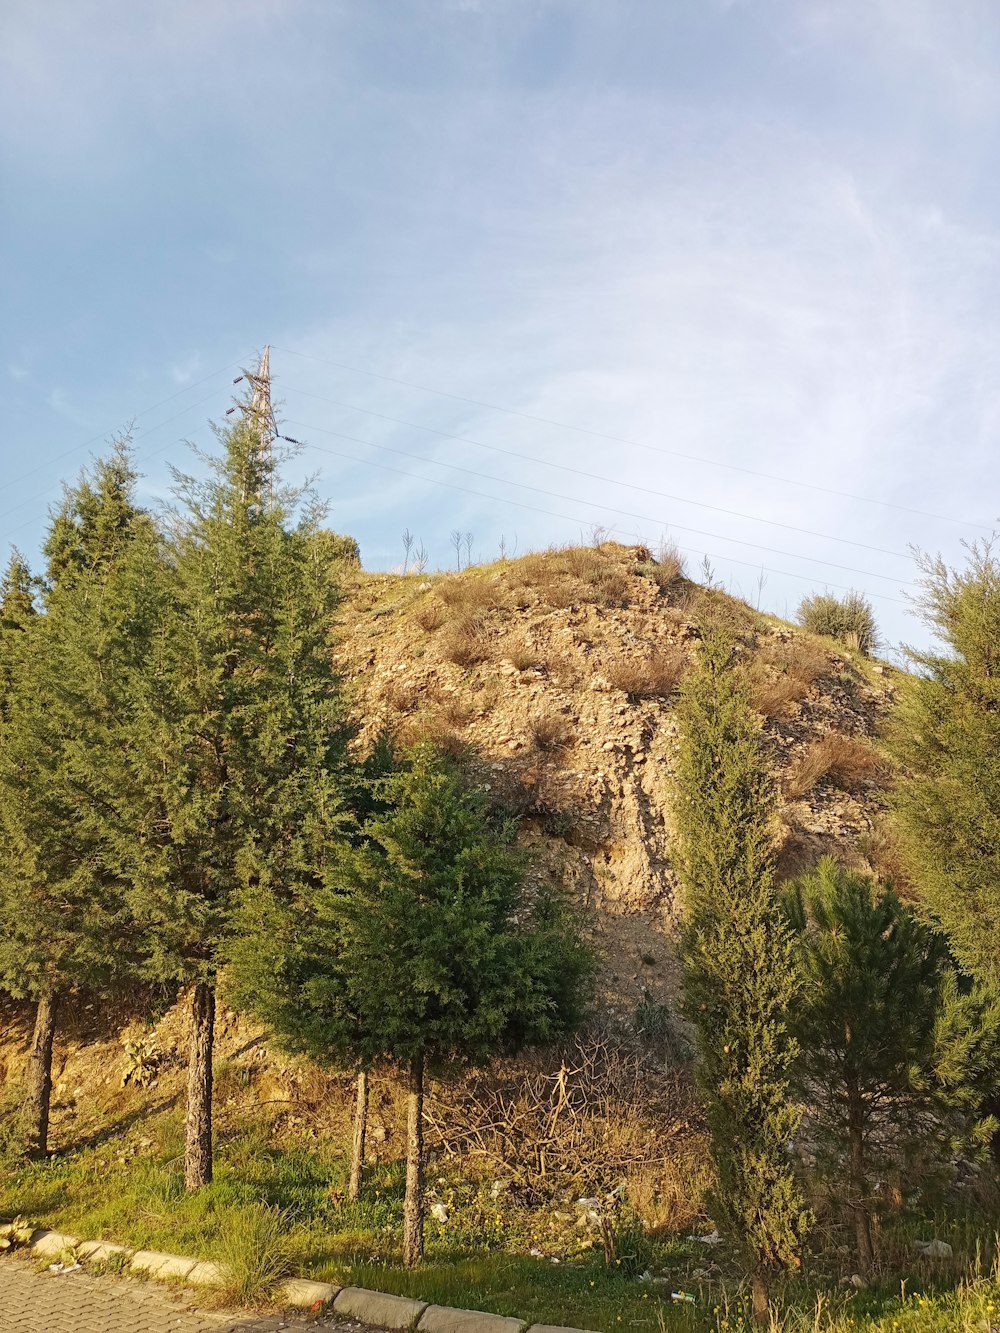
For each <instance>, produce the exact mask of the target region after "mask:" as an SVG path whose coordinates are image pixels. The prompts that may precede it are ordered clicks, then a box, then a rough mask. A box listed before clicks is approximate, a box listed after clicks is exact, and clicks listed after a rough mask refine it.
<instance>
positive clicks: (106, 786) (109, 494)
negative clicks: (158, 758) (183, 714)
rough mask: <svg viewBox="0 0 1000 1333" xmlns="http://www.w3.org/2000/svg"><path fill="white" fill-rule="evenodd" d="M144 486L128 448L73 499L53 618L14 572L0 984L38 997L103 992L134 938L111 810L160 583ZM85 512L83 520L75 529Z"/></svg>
mask: <svg viewBox="0 0 1000 1333" xmlns="http://www.w3.org/2000/svg"><path fill="white" fill-rule="evenodd" d="M134 480H135V477H134V473H133V472H132V470H131V467H130V465H129V462H128V457H127V453H126V451H125V448H124V446H119V447H118V448H116V450H115V452H114V454H113V455H112V457H111V459H110V460H107V461H104V462H100V463H98V464H97V466H96V469H95V472H94V476H93V478H87V477H85V478H84V479H83V480H82V481H81V483H80V485H79V487H78V488H77V489H76V490H74V491H67V493H66V496H65V499H64V503H63V506H62V508H61V509H60V510H59V511H58V512H57V514H56V515H55V517H54V519H53V526H52V530H51V533H50V539H49V541H48V542H47V544H46V549H47V550H50V568H49V579H48V582H47V585H46V588H45V594H44V606H43V610H44V614H38V615H36V614H33V613H32V611H31V605H32V604H31V602H30V600H29V596H28V587H29V585H28V582H27V579H26V577H25V571H23V568H21V569H17V570H13V572H12V571H9V574H8V583H7V597H6V599H5V600H6V603H7V612H8V614H7V615H6V616H5V618H4V628H3V630H2V633H0V640H2V657H3V667H4V674H5V676H6V686H7V688H6V695H5V701H4V708H3V718H2V723H0V985H3V986H4V987H5V988H6V989H8V990H9V991H10V992H11V993H13V994H15V995H17V996H22V997H27V998H31V999H38V998H39V997H40V996H42V995H46V994H51V993H54V992H56V991H58V990H60V989H62V988H63V987H65V986H70V985H80V984H90V985H95V984H103V983H106V982H107V981H108V980H109V979H111V978H112V977H113V976H115V975H121V973H122V971H123V969H124V968H125V967H126V966H127V963H128V960H129V956H130V948H129V940H130V939H131V938H132V937H133V932H132V930H131V923H130V920H129V917H128V913H127V911H126V907H125V903H124V900H123V895H122V891H121V890H122V885H121V879H120V876H119V873H118V867H117V865H116V863H115V857H114V855H113V854H111V853H110V851H109V849H110V848H111V847H112V845H113V844H114V842H115V841H116V840H117V839H121V838H122V837H123V836H126V835H127V834H130V833H131V830H126V829H125V828H124V827H123V826H122V824H121V821H120V820H119V818H118V813H117V810H118V801H119V798H120V795H121V783H122V781H123V776H124V772H125V769H126V767H127V756H128V755H129V753H130V752H131V749H132V746H133V740H134V738H133V729H132V721H133V715H134V709H135V704H136V699H137V695H138V685H139V682H140V680H141V677H142V673H143V671H144V669H145V662H146V654H147V651H148V646H149V642H150V635H151V628H152V624H153V623H154V622H155V617H156V607H157V594H156V584H157V579H158V552H157V547H156V542H155V537H154V534H153V530H152V527H151V525H150V523H149V521H148V518H147V517H146V516H145V515H144V514H143V513H142V512H141V511H140V510H138V509H137V508H136V506H135V504H134V502H133V498H132V490H133V486H134ZM81 510H85V512H86V515H87V521H86V523H85V524H83V523H82V522H81V523H80V525H79V529H78V528H77V527H76V526H74V525H75V522H76V519H75V516H76V515H77V514H78V512H79V511H81ZM71 533H75V536H74V537H73V540H72V541H70V534H71ZM56 536H58V537H59V541H58V542H56V540H55V537H56ZM57 557H58V558H57ZM15 606H16V614H15V611H14V607H15Z"/></svg>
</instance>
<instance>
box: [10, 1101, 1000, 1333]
mask: <svg viewBox="0 0 1000 1333" xmlns="http://www.w3.org/2000/svg"><path fill="white" fill-rule="evenodd" d="M143 1135H144V1136H145V1137H143ZM182 1149H183V1142H182V1121H181V1118H180V1115H179V1114H178V1113H177V1112H168V1113H166V1114H163V1115H161V1116H160V1117H159V1118H158V1119H156V1120H154V1121H147V1122H146V1123H145V1124H144V1125H143V1126H142V1132H141V1133H140V1131H139V1130H131V1131H129V1133H128V1134H126V1135H124V1136H121V1137H118V1138H114V1139H110V1140H108V1141H105V1142H104V1143H102V1144H100V1145H99V1146H96V1147H89V1148H85V1149H81V1150H79V1151H76V1152H68V1153H62V1154H59V1155H58V1156H56V1157H53V1158H52V1159H51V1160H50V1161H48V1162H46V1163H42V1164H36V1165H31V1166H21V1167H17V1168H13V1169H10V1170H8V1172H6V1173H5V1175H4V1177H3V1178H2V1179H0V1215H4V1214H5V1215H14V1214H16V1213H20V1214H22V1215H24V1216H25V1217H28V1218H30V1219H31V1220H33V1221H35V1222H37V1223H40V1224H43V1225H46V1226H49V1227H53V1228H55V1229H58V1230H62V1231H66V1232H69V1233H71V1234H74V1235H78V1236H81V1237H85V1238H87V1239H91V1238H101V1239H106V1240H113V1241H118V1242H121V1243H124V1244H127V1245H130V1246H134V1247H136V1248H139V1247H143V1248H149V1249H160V1250H167V1251H173V1252H176V1253H181V1254H190V1255H193V1256H197V1257H203V1258H211V1259H217V1260H222V1261H225V1260H226V1259H227V1257H231V1256H232V1254H233V1253H234V1251H235V1252H237V1253H246V1254H248V1255H249V1258H250V1259H251V1260H252V1259H254V1258H255V1257H256V1250H257V1249H258V1248H259V1247H256V1248H255V1245H256V1243H255V1241H254V1236H255V1235H256V1232H257V1230H259V1224H261V1222H262V1221H267V1222H268V1224H269V1226H270V1225H271V1224H273V1223H275V1222H276V1221H277V1220H279V1219H280V1231H281V1234H280V1236H279V1235H277V1234H270V1232H269V1239H268V1244H269V1247H270V1250H269V1252H270V1253H271V1254H272V1255H276V1256H279V1257H280V1259H283V1258H284V1257H285V1256H286V1255H287V1259H288V1262H289V1263H290V1265H291V1268H292V1270H293V1271H298V1272H300V1273H303V1274H305V1273H308V1274H310V1275H312V1276H315V1277H318V1278H321V1279H327V1280H331V1281H336V1282H339V1283H348V1282H349V1283H354V1284H357V1285H361V1286H370V1287H375V1288H377V1289H380V1290H383V1291H391V1292H396V1293H399V1294H402V1295H415V1296H419V1297H421V1298H422V1299H424V1300H428V1301H433V1302H436V1303H438V1304H444V1305H458V1306H465V1307H469V1308H478V1309H483V1310H488V1311H491V1312H494V1313H496V1314H506V1315H517V1316H520V1317H521V1318H525V1319H529V1320H532V1321H536V1322H543V1323H552V1324H572V1325H575V1326H576V1327H582V1328H588V1329H594V1330H600V1331H601V1333H604V1331H606V1330H617V1329H625V1328H629V1329H639V1330H643V1329H648V1330H653V1331H657V1330H660V1329H666V1330H670V1333H674V1331H676V1333H688V1331H690V1333H742V1330H744V1329H745V1328H746V1327H747V1324H746V1318H745V1312H744V1309H743V1306H742V1302H741V1296H740V1292H739V1290H738V1283H737V1282H736V1280H735V1279H734V1278H733V1277H732V1276H731V1275H730V1276H729V1277H728V1278H726V1279H722V1278H721V1276H720V1277H716V1278H715V1279H714V1280H711V1281H705V1280H704V1279H702V1280H699V1279H697V1278H695V1277H694V1272H695V1271H696V1270H698V1269H699V1268H700V1267H703V1266H704V1265H706V1264H707V1263H708V1262H709V1261H710V1259H711V1258H712V1257H716V1258H719V1257H720V1256H719V1255H715V1256H712V1255H706V1253H705V1251H704V1249H703V1247H701V1246H699V1245H697V1243H694V1242H691V1241H685V1240H669V1239H667V1240H662V1241H659V1242H656V1243H655V1245H654V1250H653V1252H654V1269H655V1271H656V1272H657V1273H658V1274H661V1275H662V1276H663V1277H664V1278H665V1282H664V1283H663V1284H660V1285H655V1286H654V1285H651V1284H649V1283H642V1282H638V1281H636V1280H635V1279H634V1278H629V1277H626V1276H623V1275H622V1274H621V1273H619V1272H616V1271H614V1270H610V1271H609V1270H608V1269H607V1268H606V1267H605V1265H604V1262H603V1256H602V1254H601V1253H600V1250H599V1248H598V1249H590V1250H585V1249H579V1248H574V1245H573V1242H572V1241H569V1240H567V1238H566V1237H565V1236H563V1238H562V1242H561V1247H562V1256H563V1257H562V1261H561V1262H560V1263H552V1262H551V1261H550V1259H547V1258H535V1257H530V1256H529V1255H528V1253H527V1251H528V1249H529V1247H530V1245H531V1243H532V1238H533V1237H534V1238H535V1241H536V1243H538V1244H540V1245H541V1246H542V1248H543V1249H545V1250H546V1251H547V1252H548V1251H551V1250H554V1249H555V1248H556V1246H555V1244H554V1243H553V1245H551V1246H547V1245H545V1244H544V1243H543V1242H542V1241H539V1240H538V1228H539V1226H540V1222H539V1219H538V1216H537V1215H535V1216H534V1217H532V1216H531V1215H530V1214H529V1213H528V1212H527V1210H525V1209H517V1208H514V1207H512V1206H510V1205H507V1204H506V1203H505V1202H504V1200H503V1199H500V1200H497V1199H494V1198H493V1197H492V1195H491V1192H490V1190H489V1188H488V1183H487V1182H475V1181H470V1180H462V1179H461V1178H459V1177H454V1176H449V1177H448V1178H444V1177H441V1176H438V1175H436V1174H435V1169H433V1168H432V1171H431V1173H430V1175H431V1181H430V1183H431V1184H432V1185H433V1186H435V1187H436V1188H437V1189H438V1190H439V1191H440V1196H441V1197H442V1198H443V1199H444V1200H446V1201H447V1203H448V1206H449V1210H450V1218H449V1221H448V1223H446V1224H445V1225H443V1226H442V1225H439V1224H438V1223H437V1222H435V1221H433V1220H431V1219H428V1224H427V1258H426V1262H425V1263H424V1264H423V1265H422V1266H421V1267H420V1268H419V1269H417V1270H414V1271H407V1270H405V1269H404V1268H402V1267H401V1265H400V1263H399V1237H400V1231H401V1219H402V1196H403V1184H404V1173H403V1166H402V1163H400V1162H394V1163H385V1164H383V1165H380V1166H377V1167H374V1168H372V1169H371V1170H370V1171H369V1174H368V1177H367V1180H366V1188H365V1194H364V1197H363V1199H362V1201H361V1202H360V1203H358V1204H350V1203H348V1202H347V1201H346V1183H347V1163H346V1159H345V1157H344V1156H343V1154H342V1153H341V1152H340V1151H338V1150H336V1149H335V1146H334V1145H332V1144H330V1143H328V1142H323V1141H319V1140H309V1139H302V1138H297V1139H296V1138H284V1137H281V1136H280V1135H279V1134H278V1132H277V1130H276V1129H275V1128H274V1126H272V1125H270V1124H269V1123H267V1122H266V1121H261V1120H259V1119H258V1120H257V1121H253V1120H249V1119H248V1120H245V1121H243V1122H241V1123H238V1124H231V1125H229V1126H227V1127H224V1128H223V1129H222V1130H221V1132H220V1133H219V1135H218V1139H217V1156H216V1173H215V1180H214V1182H213V1183H212V1185H210V1186H208V1187H207V1188H206V1189H203V1190H201V1191H199V1192H198V1193H197V1194H194V1195H189V1194H186V1193H185V1191H184V1187H183V1160H182ZM265 1210H270V1211H267V1212H265ZM271 1231H275V1228H274V1227H273V1226H271ZM918 1235H923V1236H930V1235H935V1236H937V1237H939V1238H941V1239H945V1240H948V1241H950V1242H951V1243H952V1244H953V1245H954V1247H955V1251H956V1262H955V1264H953V1265H951V1266H950V1267H947V1268H935V1266H934V1265H933V1264H929V1263H927V1262H926V1261H920V1260H918V1259H916V1257H915V1256H912V1252H911V1245H910V1243H911V1241H912V1238H913V1237H914V1236H918ZM891 1241H892V1248H893V1253H894V1254H895V1255H896V1256H897V1257H898V1259H899V1263H900V1265H901V1267H905V1269H906V1271H907V1273H908V1276H907V1279H906V1285H905V1288H904V1289H903V1290H902V1291H901V1288H900V1284H899V1279H898V1278H897V1279H895V1280H894V1281H893V1282H891V1283H890V1282H888V1281H887V1282H886V1284H885V1285H884V1286H883V1287H882V1288H881V1289H878V1290H873V1291H860V1292H855V1291H853V1289H845V1288H843V1287H839V1286H838V1285H837V1277H838V1275H839V1273H838V1270H837V1268H836V1265H835V1264H831V1265H830V1266H829V1268H828V1269H827V1270H824V1268H823V1263H822V1256H821V1257H820V1258H819V1259H817V1260H816V1261H815V1263H813V1265H812V1267H813V1273H812V1285H808V1284H806V1283H805V1282H799V1283H796V1284H795V1285H791V1286H789V1287H788V1288H787V1289H786V1291H785V1292H784V1293H782V1301H781V1303H782V1307H783V1309H784V1314H783V1315H782V1317H781V1321H780V1329H781V1330H782V1333H786V1331H787V1333H807V1331H808V1330H812V1331H813V1333H821V1331H822V1330H829V1331H830V1333H832V1331H833V1330H836V1333H852V1331H853V1330H871V1333H876V1331H877V1333H933V1331H934V1330H938V1329H951V1328H955V1329H970V1330H971V1329H975V1328H977V1327H978V1326H980V1325H982V1328H983V1329H984V1330H985V1329H987V1328H989V1327H990V1326H991V1325H995V1326H997V1327H1000V1288H998V1286H997V1283H996V1282H995V1281H994V1280H993V1279H992V1278H991V1277H983V1278H980V1279H979V1280H978V1281H975V1280H972V1279H973V1278H974V1276H975V1261H974V1255H975V1252H976V1247H977V1245H978V1246H979V1248H980V1253H981V1255H982V1256H987V1257H985V1258H981V1259H980V1262H979V1268H980V1270H982V1271H990V1270H991V1267H992V1258H993V1249H994V1242H993V1240H992V1228H991V1225H990V1224H989V1223H987V1222H984V1221H983V1219H981V1218H976V1217H971V1216H970V1217H965V1218H960V1217H955V1216H950V1215H945V1214H942V1215H940V1216H937V1217H928V1218H925V1219H916V1218H911V1219H909V1220H908V1221H903V1222H900V1223H899V1224H898V1225H897V1226H896V1228H895V1230H894V1232H893V1234H892V1237H891ZM244 1242H246V1243H244ZM248 1247H249V1248H248ZM908 1256H911V1257H908ZM970 1260H971V1261H972V1262H967V1261H970ZM279 1266H280V1264H279ZM246 1267H247V1268H248V1269H249V1268H251V1267H252V1265H251V1264H250V1263H249V1262H248V1264H247V1266H246ZM963 1273H965V1281H964V1284H963V1282H962V1280H961V1278H962V1274H963ZM266 1276H267V1275H265V1278H266ZM247 1281H249V1282H250V1286H248V1287H247V1291H249V1290H250V1289H251V1287H252V1286H253V1282H252V1275H251V1277H248V1278H247ZM260 1285H261V1289H263V1287H265V1286H266V1285H267V1282H266V1280H264V1281H262V1283H261V1284H260ZM680 1289H683V1290H686V1291H689V1292H691V1293H692V1294H693V1295H694V1296H695V1298H696V1300H695V1303H694V1304H688V1303H683V1304H676V1303H673V1302H671V1300H670V1292H671V1291H672V1290H680ZM817 1301H819V1312H818V1314H817Z"/></svg>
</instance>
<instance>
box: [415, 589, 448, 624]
mask: <svg viewBox="0 0 1000 1333" xmlns="http://www.w3.org/2000/svg"><path fill="white" fill-rule="evenodd" d="M410 616H411V618H412V619H413V620H414V621H416V623H417V624H418V625H419V626H420V628H421V629H422V630H426V631H427V633H431V631H433V630H436V629H440V628H441V626H442V625H443V624H444V622H445V609H444V607H443V606H442V604H441V602H440V601H438V599H437V598H436V597H429V598H428V599H427V601H426V602H421V603H420V605H419V606H416V607H414V608H413V610H412V611H411V612H410Z"/></svg>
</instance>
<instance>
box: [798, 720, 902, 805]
mask: <svg viewBox="0 0 1000 1333" xmlns="http://www.w3.org/2000/svg"><path fill="white" fill-rule="evenodd" d="M880 768H881V764H880V762H879V757H878V755H877V754H876V753H875V751H874V750H873V749H872V748H871V746H870V745H869V744H868V742H867V741H865V740H862V739H861V738H860V737H858V736H845V735H844V734H843V733H842V732H839V731H830V732H827V734H826V735H825V736H823V737H821V738H820V739H819V740H817V741H812V742H811V743H810V744H809V745H808V746H807V747H806V749H805V750H804V752H803V753H802V754H800V755H799V756H798V758H797V759H795V760H794V761H793V762H792V764H791V765H790V767H789V769H788V772H787V773H786V775H785V780H784V784H783V785H784V789H785V795H786V796H789V797H791V798H792V799H793V800H795V799H797V798H798V797H800V796H804V795H805V794H806V792H808V791H812V789H813V787H815V785H816V783H817V782H819V781H821V779H823V778H829V780H830V781H831V782H832V783H834V785H835V786H837V787H842V788H843V789H844V790H845V791H853V790H854V789H855V788H856V787H859V786H861V785H862V784H863V783H865V782H870V781H871V780H872V779H874V778H876V777H877V775H878V772H879V769H880Z"/></svg>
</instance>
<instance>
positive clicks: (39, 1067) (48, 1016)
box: [27, 993, 59, 1159]
mask: <svg viewBox="0 0 1000 1333" xmlns="http://www.w3.org/2000/svg"><path fill="white" fill-rule="evenodd" d="M58 1007H59V996H58V995H57V994H55V993H53V994H51V995H43V996H42V998H41V999H40V1000H39V1001H38V1007H37V1008H36V1010H35V1030H34V1032H33V1033H32V1035H31V1054H30V1055H29V1057H28V1096H29V1105H30V1115H31V1120H30V1123H29V1127H28V1142H27V1154H28V1156H29V1157H31V1158H35V1159H37V1158H40V1157H46V1156H48V1151H49V1103H50V1101H51V1099H52V1039H53V1037H54V1036H55V1032H56V1010H57V1009H58Z"/></svg>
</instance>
